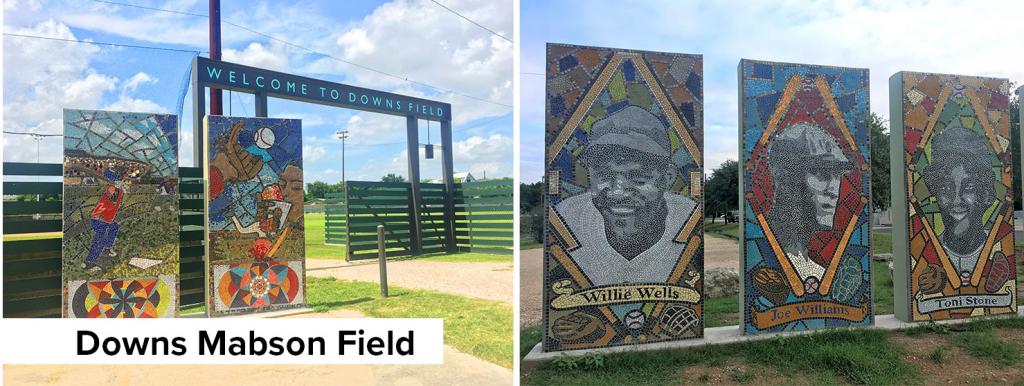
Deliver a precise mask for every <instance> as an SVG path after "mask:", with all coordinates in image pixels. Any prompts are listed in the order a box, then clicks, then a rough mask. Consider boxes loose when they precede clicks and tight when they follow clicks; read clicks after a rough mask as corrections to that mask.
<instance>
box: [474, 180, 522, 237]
mask: <svg viewBox="0 0 1024 386" xmlns="http://www.w3.org/2000/svg"><path fill="white" fill-rule="evenodd" d="M461 188H462V189H461V193H462V197H463V200H464V201H465V207H464V208H465V211H466V220H467V221H466V224H465V225H466V229H467V230H468V233H469V240H468V242H469V250H470V251H471V252H480V253H494V254H507V255H510V254H512V251H513V250H514V247H515V244H514V239H513V229H512V228H513V216H515V213H516V208H514V207H513V205H512V188H513V186H512V180H494V181H482V182H467V183H463V184H462V185H461Z"/></svg>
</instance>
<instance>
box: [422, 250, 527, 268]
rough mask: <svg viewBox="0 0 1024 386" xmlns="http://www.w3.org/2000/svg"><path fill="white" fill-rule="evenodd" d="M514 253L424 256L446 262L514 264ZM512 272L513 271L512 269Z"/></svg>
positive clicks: (431, 259) (467, 253)
mask: <svg viewBox="0 0 1024 386" xmlns="http://www.w3.org/2000/svg"><path fill="white" fill-rule="evenodd" d="M513 257H514V256H513V255H512V254H508V255H492V254H489V253H473V252H466V253H452V254H432V255H424V256H422V258H424V259H429V260H430V261H440V262H445V263H509V264H512V261H513ZM510 272H511V271H510Z"/></svg>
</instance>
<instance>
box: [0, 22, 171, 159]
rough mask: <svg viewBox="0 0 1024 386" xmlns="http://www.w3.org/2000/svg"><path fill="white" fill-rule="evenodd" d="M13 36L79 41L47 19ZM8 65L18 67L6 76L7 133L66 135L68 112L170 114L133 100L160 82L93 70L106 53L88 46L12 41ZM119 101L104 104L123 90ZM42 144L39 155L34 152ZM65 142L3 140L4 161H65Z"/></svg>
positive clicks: (8, 43) (11, 137) (7, 137)
mask: <svg viewBox="0 0 1024 386" xmlns="http://www.w3.org/2000/svg"><path fill="white" fill-rule="evenodd" d="M13 32H14V33H18V34H25V35H35V36H45V37H54V38H60V39H68V40H78V39H77V38H76V36H75V35H74V34H73V33H72V32H71V29H70V28H69V27H68V26H67V25H65V24H63V23H60V22H57V21H54V20H46V21H44V22H41V23H39V24H37V25H35V26H32V27H29V28H21V29H17V28H16V29H14V30H13ZM5 43H6V44H5V47H4V48H5V51H4V54H3V60H4V67H6V68H8V69H17V71H10V70H9V71H7V72H5V73H4V94H5V95H4V97H5V100H4V117H3V126H4V129H5V130H8V131H16V132H30V133H46V134H60V133H62V132H63V122H62V113H61V110H62V109H63V108H74V109H95V108H104V109H112V110H128V111H144V112H166V111H167V109H166V108H163V107H161V106H159V105H158V104H156V103H155V102H153V101H150V100H146V99H138V98H134V97H133V96H132V94H133V93H134V92H135V90H136V89H137V88H138V87H139V86H140V85H142V84H146V83H152V82H155V81H156V80H155V78H152V77H150V76H149V75H147V74H145V73H137V74H135V76H132V77H131V78H129V80H127V81H124V82H121V81H120V80H119V79H118V78H117V77H115V76H112V75H108V74H103V73H100V72H98V71H97V70H96V69H94V68H92V67H90V61H92V60H93V59H94V58H95V57H96V56H97V55H98V54H99V53H100V52H101V50H100V49H98V48H97V47H95V46H91V45H87V44H68V43H65V42H57V41H48V40H40V39H10V40H7V41H6V42H5ZM119 87H120V89H121V90H122V92H121V94H120V97H119V98H118V99H117V100H115V101H114V102H113V103H108V104H106V105H104V101H105V100H107V97H108V96H109V95H111V94H112V93H114V92H115V91H117V90H118V88H119ZM36 145H38V146H39V148H38V149H39V150H38V154H36V151H29V149H31V150H35V149H36ZM62 148H63V143H62V141H61V138H60V137H45V138H44V139H43V140H42V141H41V142H39V143H38V144H37V143H36V141H35V140H34V139H33V137H31V136H27V135H11V134H5V135H4V136H3V149H4V156H3V158H4V161H22V162H35V161H36V159H37V156H38V160H39V161H40V162H60V157H61V154H62Z"/></svg>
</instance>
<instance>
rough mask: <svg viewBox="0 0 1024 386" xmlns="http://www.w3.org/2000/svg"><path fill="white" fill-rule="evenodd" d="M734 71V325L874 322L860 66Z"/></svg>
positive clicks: (751, 328) (743, 67) (771, 327)
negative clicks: (737, 282) (737, 269)
mask: <svg viewBox="0 0 1024 386" xmlns="http://www.w3.org/2000/svg"><path fill="white" fill-rule="evenodd" d="M739 78H740V83H739V86H740V132H739V135H740V141H739V143H740V161H741V166H740V175H739V179H740V181H742V183H743V188H742V190H741V191H740V202H741V206H740V213H741V214H740V224H742V228H741V232H742V233H741V235H742V236H741V237H740V239H741V241H742V242H741V243H740V254H741V256H743V261H742V263H741V266H742V271H743V273H742V275H743V285H742V286H740V288H741V291H742V294H743V296H741V303H740V308H741V313H742V315H743V333H744V334H760V333H766V332H779V331H793V330H811V329H819V328H831V327H846V326H866V325H870V324H872V321H873V316H872V309H871V256H870V253H869V252H870V245H871V212H870V204H869V202H870V197H871V187H870V183H871V178H870V173H869V172H870V166H871V149H870V148H869V146H870V142H869V140H868V136H869V132H870V130H869V127H868V70H867V69H859V68H841V67H829V66H814V65H807V64H790V63H774V62H763V61H755V60H746V59H744V60H742V61H740V67H739Z"/></svg>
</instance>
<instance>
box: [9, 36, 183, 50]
mask: <svg viewBox="0 0 1024 386" xmlns="http://www.w3.org/2000/svg"><path fill="white" fill-rule="evenodd" d="M4 36H14V37H19V38H32V39H43V40H54V41H60V42H69V43H83V44H94V45H99V46H112V47H126V48H141V49H145V50H161V51H175V52H187V53H190V54H199V51H195V50H183V49H177V48H165V47H152V46H138V45H133V44H121V43H108V42H94V41H91V40H74V39H61V38H53V37H48V36H36V35H22V34H15V33H9V32H4Z"/></svg>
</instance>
